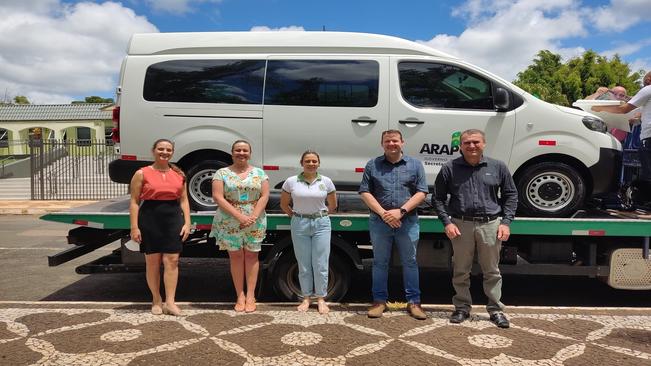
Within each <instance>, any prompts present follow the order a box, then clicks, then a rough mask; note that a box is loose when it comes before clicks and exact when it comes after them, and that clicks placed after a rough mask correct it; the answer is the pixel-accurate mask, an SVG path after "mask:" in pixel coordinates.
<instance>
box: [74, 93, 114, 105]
mask: <svg viewBox="0 0 651 366" xmlns="http://www.w3.org/2000/svg"><path fill="white" fill-rule="evenodd" d="M78 103H115V101H114V100H113V98H102V97H99V96H97V95H91V96H90V97H86V98H84V100H83V101H82V100H74V101H72V104H78Z"/></svg>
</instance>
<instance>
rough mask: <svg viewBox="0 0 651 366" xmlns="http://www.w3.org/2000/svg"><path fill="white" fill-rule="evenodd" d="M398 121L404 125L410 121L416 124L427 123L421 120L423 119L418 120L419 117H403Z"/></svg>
mask: <svg viewBox="0 0 651 366" xmlns="http://www.w3.org/2000/svg"><path fill="white" fill-rule="evenodd" d="M398 123H400V124H402V125H406V124H408V123H414V124H417V125H422V124H423V123H425V121H421V120H417V119H401V120H399V121H398Z"/></svg>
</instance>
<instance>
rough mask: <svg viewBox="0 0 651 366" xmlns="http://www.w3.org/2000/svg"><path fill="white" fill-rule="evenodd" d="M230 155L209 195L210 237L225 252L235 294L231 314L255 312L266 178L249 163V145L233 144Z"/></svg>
mask: <svg viewBox="0 0 651 366" xmlns="http://www.w3.org/2000/svg"><path fill="white" fill-rule="evenodd" d="M231 154H232V156H233V164H232V165H230V166H228V167H226V168H222V169H219V170H218V171H217V172H216V173H215V176H214V177H213V182H212V196H213V199H214V200H215V203H217V205H218V208H217V213H216V214H215V218H214V219H213V223H212V231H211V232H210V236H211V237H214V238H215V239H216V240H217V244H218V245H219V249H221V250H227V251H228V256H229V258H230V263H231V276H232V277H233V285H234V287H235V293H236V295H237V301H236V303H235V311H238V312H241V311H246V312H247V313H250V312H254V311H255V309H256V303H255V286H256V282H257V280H258V270H259V268H260V263H259V261H258V252H259V251H260V249H261V243H262V240H263V239H264V236H265V232H266V229H267V218H266V216H265V212H264V209H265V206H266V205H267V201H268V200H269V178H268V177H267V175H266V174H265V172H264V171H263V170H262V169H260V168H256V167H254V166H252V165H250V164H249V159H250V158H251V144H249V143H248V142H247V141H244V140H237V141H235V142H234V143H233V146H232V147H231ZM245 284H246V292H245V291H244V286H245Z"/></svg>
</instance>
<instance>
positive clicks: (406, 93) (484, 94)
mask: <svg viewBox="0 0 651 366" xmlns="http://www.w3.org/2000/svg"><path fill="white" fill-rule="evenodd" d="M398 72H399V74H400V91H401V93H402V97H403V99H404V100H405V101H407V102H408V103H409V104H411V105H413V106H415V107H418V108H457V109H490V110H493V109H494V105H493V96H492V89H491V83H490V81H488V80H486V79H484V78H482V77H480V76H478V75H476V74H473V73H471V72H470V71H468V70H464V69H462V68H460V67H457V66H452V65H445V64H437V63H429V62H401V63H399V64H398Z"/></svg>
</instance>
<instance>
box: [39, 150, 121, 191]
mask: <svg viewBox="0 0 651 366" xmlns="http://www.w3.org/2000/svg"><path fill="white" fill-rule="evenodd" d="M29 151H30V167H31V181H30V183H31V194H32V199H33V200H102V199H107V198H114V197H117V196H121V195H124V194H127V193H128V187H129V185H128V184H120V183H114V182H112V181H111V179H110V178H109V175H108V163H109V162H111V161H112V160H114V159H116V158H117V155H116V154H115V152H114V149H113V146H112V144H110V143H109V144H107V142H106V141H103V140H30V141H29Z"/></svg>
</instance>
